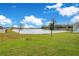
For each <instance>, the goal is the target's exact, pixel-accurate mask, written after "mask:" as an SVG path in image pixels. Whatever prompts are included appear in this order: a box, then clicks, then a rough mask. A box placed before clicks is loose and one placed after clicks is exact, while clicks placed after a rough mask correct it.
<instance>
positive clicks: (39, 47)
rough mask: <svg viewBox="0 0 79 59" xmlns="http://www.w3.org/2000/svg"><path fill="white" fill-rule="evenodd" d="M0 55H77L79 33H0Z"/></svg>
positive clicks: (78, 50)
mask: <svg viewBox="0 0 79 59" xmlns="http://www.w3.org/2000/svg"><path fill="white" fill-rule="evenodd" d="M0 56H79V33H72V32H67V33H55V34H53V36H52V37H51V36H50V34H37V35H36V34H35V35H33V34H31V35H25V34H24V35H23V34H18V33H15V32H8V33H5V34H4V33H3V34H1V33H0Z"/></svg>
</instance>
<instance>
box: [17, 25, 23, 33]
mask: <svg viewBox="0 0 79 59" xmlns="http://www.w3.org/2000/svg"><path fill="white" fill-rule="evenodd" d="M21 29H23V24H20V25H19V32H18V33H20V31H21Z"/></svg>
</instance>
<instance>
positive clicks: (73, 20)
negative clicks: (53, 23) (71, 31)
mask: <svg viewBox="0 0 79 59" xmlns="http://www.w3.org/2000/svg"><path fill="white" fill-rule="evenodd" d="M71 22H72V23H76V22H79V15H77V16H75V17H73V18H72V19H71Z"/></svg>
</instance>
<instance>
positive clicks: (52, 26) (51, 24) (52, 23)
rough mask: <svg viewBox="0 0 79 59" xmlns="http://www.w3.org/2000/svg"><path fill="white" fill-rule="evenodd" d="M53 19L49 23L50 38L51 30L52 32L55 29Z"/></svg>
mask: <svg viewBox="0 0 79 59" xmlns="http://www.w3.org/2000/svg"><path fill="white" fill-rule="evenodd" d="M55 22H56V21H55V19H53V20H51V22H50V23H49V29H50V31H51V36H52V30H54V28H55Z"/></svg>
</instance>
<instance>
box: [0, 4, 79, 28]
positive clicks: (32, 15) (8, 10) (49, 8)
mask: <svg viewBox="0 0 79 59" xmlns="http://www.w3.org/2000/svg"><path fill="white" fill-rule="evenodd" d="M51 19H55V20H56V23H57V24H71V23H75V22H77V21H79V4H78V3H13V4H12V3H4V4H3V3H2V4H0V25H1V26H4V27H10V26H14V27H17V26H19V25H20V24H23V25H24V27H26V28H30V27H33V28H34V27H41V26H42V25H48V24H49V22H50V21H51Z"/></svg>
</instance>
